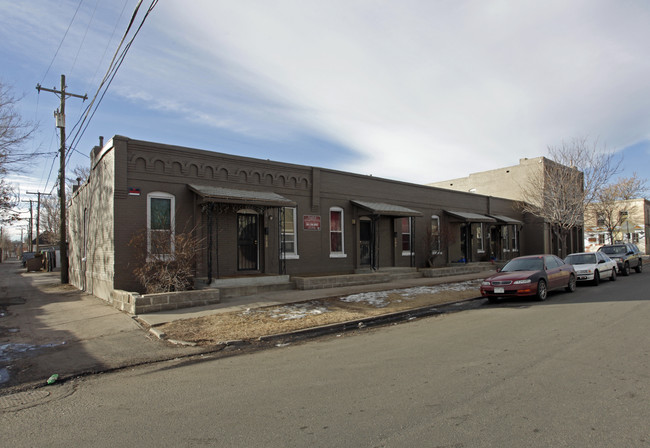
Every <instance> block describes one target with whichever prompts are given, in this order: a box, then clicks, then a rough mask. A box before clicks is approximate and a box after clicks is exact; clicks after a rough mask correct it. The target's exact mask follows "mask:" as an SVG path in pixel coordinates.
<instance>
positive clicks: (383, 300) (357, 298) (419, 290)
mask: <svg viewBox="0 0 650 448" xmlns="http://www.w3.org/2000/svg"><path fill="white" fill-rule="evenodd" d="M478 285H479V283H478V281H476V280H471V281H466V282H459V283H446V284H443V285H435V286H417V287H413V288H405V289H391V290H389V291H377V292H362V293H359V294H352V295H349V296H346V297H341V299H340V300H342V301H343V302H347V303H354V302H365V303H367V304H368V305H371V306H374V307H376V308H383V307H386V306H388V305H389V301H388V297H390V296H391V295H392V294H398V295H400V296H402V298H403V299H405V300H409V299H410V298H412V297H414V296H418V295H420V294H437V293H440V292H444V291H467V290H470V289H476V288H478ZM397 301H400V302H401V300H399V299H398V300H397Z"/></svg>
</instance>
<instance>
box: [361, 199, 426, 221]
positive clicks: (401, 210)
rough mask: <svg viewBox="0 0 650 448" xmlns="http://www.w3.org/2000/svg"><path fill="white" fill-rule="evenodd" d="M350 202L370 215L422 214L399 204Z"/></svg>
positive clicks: (399, 215) (406, 215) (402, 215)
mask: <svg viewBox="0 0 650 448" xmlns="http://www.w3.org/2000/svg"><path fill="white" fill-rule="evenodd" d="M350 202H352V204H354V205H356V206H357V207H359V208H362V209H364V210H366V211H369V212H370V213H371V214H372V215H382V216H397V217H408V216H422V213H420V212H418V211H417V210H411V209H410V208H406V207H402V206H400V205H393V204H385V203H383V202H369V201H356V200H355V201H350Z"/></svg>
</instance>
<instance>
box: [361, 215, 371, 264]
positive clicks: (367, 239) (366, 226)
mask: <svg viewBox="0 0 650 448" xmlns="http://www.w3.org/2000/svg"><path fill="white" fill-rule="evenodd" d="M371 260H372V222H371V221H370V220H369V219H361V220H359V263H360V264H361V266H370V262H371Z"/></svg>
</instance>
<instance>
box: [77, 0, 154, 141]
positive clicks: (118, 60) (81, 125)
mask: <svg viewBox="0 0 650 448" xmlns="http://www.w3.org/2000/svg"><path fill="white" fill-rule="evenodd" d="M157 4H158V0H152V2H151V4H150V5H149V7H148V8H147V12H146V13H145V15H144V17H143V18H142V20H141V22H140V24H139V25H138V27H137V28H136V30H135V32H134V34H133V36H132V37H131V39H130V40H129V41H128V43H127V44H126V45H125V46H124V49H123V50H122V51H121V53H120V48H122V44H123V43H124V41H125V40H126V38H127V36H128V34H129V31H130V30H131V27H132V26H133V24H134V22H135V19H136V16H137V14H138V11H139V9H140V6H141V5H142V0H140V1H139V2H138V4H137V5H136V7H135V10H134V12H133V15H132V17H131V21H130V22H129V25H128V27H127V29H126V31H125V33H124V36H123V37H122V40H121V41H120V44H119V45H118V47H117V49H116V51H115V54H114V55H113V59H112V60H111V63H110V64H109V68H108V70H107V72H106V75H104V78H103V80H102V82H101V83H100V85H99V88H98V89H97V92H95V95H94V97H93V99H92V100H91V102H90V103H89V104H88V107H87V108H86V112H85V114H84V116H83V117H82V118H80V119H79V121H77V123H76V124H75V125H74V126H73V128H72V129H73V132H74V130H75V129H76V133H75V135H74V136H73V137H72V140H71V143H70V145H69V150H68V151H70V150H73V149H75V146H76V144H77V143H78V142H79V140H80V139H81V137H82V136H83V134H84V133H85V131H86V129H88V126H89V124H90V121H91V120H92V118H93V117H94V115H95V113H96V112H97V109H98V108H99V105H100V104H101V102H102V100H103V99H104V96H105V95H106V93H107V92H108V88H109V87H110V85H111V84H112V82H113V80H114V79H115V76H116V75H117V72H118V70H119V69H120V67H121V66H122V64H123V63H124V59H125V58H126V55H127V53H128V51H129V49H130V48H131V45H132V44H133V42H134V40H135V38H136V37H137V35H138V33H139V32H140V30H141V29H142V26H143V25H144V23H145V21H146V20H147V18H148V17H149V14H150V13H151V12H152V11H153V9H154V8H155V7H156V5H157ZM104 86H105V87H104ZM102 89H103V92H102ZM100 92H101V95H100ZM98 98H99V99H98ZM95 102H97V103H96V104H95ZM93 106H94V109H93ZM91 109H92V113H91Z"/></svg>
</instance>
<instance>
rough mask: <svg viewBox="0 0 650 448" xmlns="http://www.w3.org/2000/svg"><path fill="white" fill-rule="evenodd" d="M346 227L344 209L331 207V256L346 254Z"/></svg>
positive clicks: (340, 256)
mask: <svg viewBox="0 0 650 448" xmlns="http://www.w3.org/2000/svg"><path fill="white" fill-rule="evenodd" d="M344 227H345V226H344V221H343V209H342V208H340V207H332V208H330V258H344V257H345V256H346V255H345V238H344V236H345V235H344V232H343V231H344Z"/></svg>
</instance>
